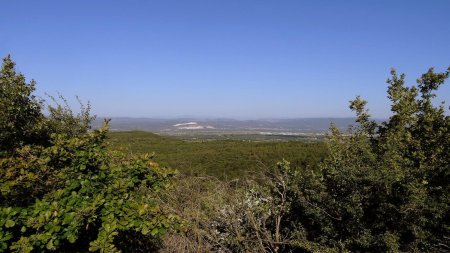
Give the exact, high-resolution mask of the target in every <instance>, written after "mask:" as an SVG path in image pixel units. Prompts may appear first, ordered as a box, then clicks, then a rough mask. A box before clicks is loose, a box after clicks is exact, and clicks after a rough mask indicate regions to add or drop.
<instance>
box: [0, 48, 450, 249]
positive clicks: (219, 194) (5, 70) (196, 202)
mask: <svg viewBox="0 0 450 253" xmlns="http://www.w3.org/2000/svg"><path fill="white" fill-rule="evenodd" d="M449 73H450V68H449V70H447V71H446V72H442V73H439V72H435V71H434V70H433V69H429V70H428V71H427V72H426V73H425V74H423V75H422V76H420V77H419V78H418V79H417V85H412V86H411V85H406V84H405V75H403V74H401V75H398V74H397V73H396V72H395V71H394V70H392V72H391V77H390V79H388V90H387V93H388V98H389V99H390V102H391V111H392V116H391V117H390V118H389V119H388V120H387V121H385V122H382V123H377V122H375V121H372V120H371V118H370V115H369V112H368V110H367V108H366V104H367V102H366V101H364V100H362V99H361V98H360V97H357V98H356V99H355V100H352V101H351V102H350V109H351V110H353V111H354V112H355V113H356V116H357V118H356V122H355V125H354V126H353V127H351V128H349V129H348V131H346V132H341V131H339V130H338V129H337V128H336V127H334V126H330V134H329V136H328V137H327V139H326V141H325V142H324V143H320V142H319V143H302V142H281V143H278V142H248V141H247V142H245V141H238V140H233V141H223V140H219V141H208V142H198V143H196V142H186V141H182V140H177V139H173V138H167V137H161V136H156V135H153V134H150V133H143V132H128V133H109V132H108V121H105V123H104V125H103V127H101V128H99V129H91V127H90V126H91V122H92V119H93V117H91V116H90V114H89V112H90V106H89V105H87V106H82V108H81V112H80V113H74V112H73V111H72V110H71V108H69V107H68V106H67V103H65V100H64V99H60V100H58V99H50V100H51V101H50V103H47V102H46V101H43V100H41V99H39V98H37V97H35V96H34V95H33V92H34V90H35V85H36V83H35V82H34V81H31V82H26V79H25V77H24V76H23V75H22V74H20V73H18V72H16V70H15V63H14V62H13V61H12V59H11V57H10V56H7V57H5V58H4V60H3V64H2V69H1V72H0V108H1V110H0V193H1V195H0V251H1V252H10V251H11V252H50V251H53V252H88V251H91V252H119V251H122V252H448V251H450V243H449V241H450V240H449V239H450V212H449V209H450V196H449V192H450V191H449V190H450V186H449V182H450V178H449V175H450V150H449V149H450V116H448V115H446V112H445V107H444V104H441V105H438V106H436V105H435V104H436V103H435V101H434V100H433V98H434V97H435V96H436V94H435V93H436V91H437V90H438V88H439V86H441V85H442V84H444V82H445V80H446V79H447V78H448V77H449ZM58 101H59V102H58ZM147 152H148V153H149V154H147ZM153 152H154V153H153ZM177 171H178V172H177ZM249 172H250V173H249Z"/></svg>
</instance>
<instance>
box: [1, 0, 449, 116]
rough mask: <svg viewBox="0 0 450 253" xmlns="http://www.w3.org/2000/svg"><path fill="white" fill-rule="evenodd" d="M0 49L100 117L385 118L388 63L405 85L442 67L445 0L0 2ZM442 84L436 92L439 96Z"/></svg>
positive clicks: (444, 95) (444, 92)
mask: <svg viewBox="0 0 450 253" xmlns="http://www.w3.org/2000/svg"><path fill="white" fill-rule="evenodd" d="M0 6H1V7H0V8H1V9H2V10H1V15H0V34H1V39H0V55H2V56H4V55H6V54H7V53H10V54H11V55H12V57H13V59H14V60H15V61H16V62H17V67H18V69H19V70H20V71H21V72H22V73H24V74H25V75H26V76H27V78H33V79H35V80H36V81H37V82H38V86H37V88H38V90H37V94H40V95H42V94H44V92H47V93H50V94H52V95H55V94H57V92H60V93H61V94H63V95H64V96H65V97H67V98H68V99H69V100H70V101H74V100H75V99H73V98H74V96H75V95H78V96H79V97H80V98H81V99H82V100H83V101H87V100H89V101H91V104H92V106H93V112H94V113H95V114H97V115H99V116H129V117H180V116H193V117H232V118H285V117H287V118H293V117H348V116H353V114H352V113H351V112H350V111H349V109H348V101H349V100H350V99H352V98H354V97H355V96H356V95H361V96H362V97H363V98H365V99H367V100H368V101H369V108H370V110H371V112H372V114H373V116H375V117H378V118H382V117H387V116H388V115H389V102H388V100H387V98H386V93H385V91H386V87H387V86H386V83H385V81H386V79H387V78H388V76H389V69H390V68H391V67H395V68H397V70H398V71H399V72H404V73H406V74H407V79H408V81H409V83H410V84H414V83H415V79H416V78H417V77H418V76H419V75H420V74H421V73H423V72H425V71H426V70H427V69H428V68H429V67H432V66H433V67H435V69H436V70H439V71H444V70H445V69H446V68H447V67H448V66H450V50H449V49H450V47H449V45H450V1H448V0H431V1H430V0H428V1H425V0H424V1H412V0H408V1H407V0H405V1H400V0H399V1H378V0H377V1H375V0H373V1H332V0H330V1H300V0H296V1H281V0H280V1H275V0H272V1H267V0H254V1H250V0H240V1H237V0H236V1H231V0H230V1H219V0H207V1H206V0H205V1H194V0H193V1H187V0H180V1H171V0H164V1H162V0H161V1H92V0H89V1H70V2H69V1H20V0H18V1H1V4H0ZM449 86H450V85H449V84H447V85H445V86H444V87H442V88H441V89H440V92H439V96H438V100H444V101H447V102H449V103H450V87H449Z"/></svg>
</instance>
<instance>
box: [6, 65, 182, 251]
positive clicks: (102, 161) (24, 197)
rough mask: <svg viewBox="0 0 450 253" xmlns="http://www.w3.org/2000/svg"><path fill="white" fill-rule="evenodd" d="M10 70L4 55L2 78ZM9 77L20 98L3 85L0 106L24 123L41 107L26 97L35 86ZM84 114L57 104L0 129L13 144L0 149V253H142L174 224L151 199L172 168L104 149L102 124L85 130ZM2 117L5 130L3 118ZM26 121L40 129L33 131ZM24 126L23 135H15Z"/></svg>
mask: <svg viewBox="0 0 450 253" xmlns="http://www.w3.org/2000/svg"><path fill="white" fill-rule="evenodd" d="M13 66H14V64H13V63H11V60H10V58H9V57H7V58H5V60H4V65H3V70H2V73H4V72H5V73H15V72H14V71H13V70H11V68H13ZM5 69H6V70H5ZM8 69H9V70H8ZM15 75H17V77H14V76H8V78H9V79H8V80H13V81H14V80H16V81H17V80H18V82H17V83H16V84H14V85H17V86H18V87H19V86H23V87H22V88H18V90H19V92H22V93H20V94H16V93H7V92H9V90H8V89H9V87H10V86H13V84H12V83H8V85H6V86H5V85H2V86H1V92H2V94H6V96H5V97H2V99H3V100H2V101H1V102H2V103H3V104H2V105H3V106H6V109H7V110H6V111H8V112H9V111H18V112H22V111H23V112H27V113H28V114H27V113H24V115H23V117H25V118H26V117H27V115H29V114H30V113H29V112H28V111H29V110H31V109H30V108H33V109H40V107H39V106H38V104H36V102H35V101H34V98H33V97H32V96H31V93H30V92H31V91H32V90H33V89H34V84H33V85H31V86H29V87H28V86H27V85H26V84H25V83H24V82H23V76H22V75H21V74H15ZM4 76H6V75H2V80H3V78H4ZM2 84H4V83H2ZM24 87H25V88H24ZM27 87H28V88H27ZM14 96H19V97H21V99H20V101H22V102H23V103H19V104H17V103H15V102H14V103H13V102H11V103H10V104H8V103H5V101H16V100H17V99H16V98H15V97H14ZM30 96H31V97H30ZM26 97H28V100H27V99H25V98H26ZM34 105H35V107H33V106H34ZM8 106H9V107H11V106H13V107H14V106H16V107H18V108H12V109H11V108H9V107H8ZM19 107H20V108H19ZM22 107H24V108H22ZM88 112H89V110H83V112H82V114H81V116H80V115H79V116H74V115H73V114H72V112H71V110H69V109H67V107H61V106H58V107H56V108H55V109H54V110H53V111H50V116H48V117H43V116H42V114H41V113H40V111H36V112H35V111H33V113H34V114H33V115H36V117H34V118H33V117H32V118H30V120H31V121H32V122H31V123H30V122H25V119H23V120H20V121H19V120H18V121H17V122H15V123H14V126H18V127H19V128H18V130H14V131H13V130H11V129H12V128H11V129H7V128H4V129H2V130H3V131H5V132H2V141H5V142H4V143H3V144H5V143H6V141H9V140H14V142H12V145H2V146H1V150H0V151H2V152H3V153H2V154H4V156H3V157H0V193H1V195H0V251H14V252H30V251H32V250H35V251H38V252H42V251H59V252H61V251H63V252H71V251H73V252H85V251H88V250H89V251H100V252H114V251H118V250H120V249H123V248H126V249H127V251H144V252H145V251H148V249H151V248H152V247H153V246H154V244H155V240H154V239H155V238H158V237H159V236H160V235H162V234H164V233H165V232H166V231H167V230H170V229H176V227H177V226H178V225H177V224H178V223H177V219H176V217H175V216H174V215H171V214H168V213H166V212H165V211H164V210H162V208H161V207H160V206H159V205H158V203H157V202H156V201H155V195H156V193H157V192H158V191H159V190H161V189H164V188H166V187H167V186H168V185H169V178H170V177H171V175H173V171H169V170H167V169H162V168H159V167H158V165H157V164H155V163H154V162H153V161H151V160H150V158H149V156H148V155H141V156H126V155H124V154H121V153H118V152H111V151H109V150H108V149H107V148H106V146H105V138H106V134H107V131H108V122H105V124H104V126H103V127H102V128H100V129H97V130H94V131H89V122H90V119H91V117H90V116H89V114H88ZM77 117H78V118H77ZM1 120H2V122H1V125H2V126H5V125H8V122H5V121H7V120H8V118H7V117H4V115H2V118H1ZM31 124H35V125H40V126H42V127H40V128H39V129H37V130H36V131H35V129H34V128H33V127H31V126H30V125H31ZM8 126H9V125H8ZM24 129H26V131H28V132H27V134H26V136H25V135H24V134H23V133H22V132H19V130H20V131H22V130H23V131H25V130H24ZM43 129H44V130H45V131H42V130H43ZM7 131H12V132H7ZM33 131H35V132H33ZM42 133H43V135H39V134H42ZM33 136H37V138H36V139H33V138H31V137H33ZM43 137H45V138H47V139H45V140H44V141H42V139H43ZM136 234H140V236H130V235H136ZM130 238H132V239H130Z"/></svg>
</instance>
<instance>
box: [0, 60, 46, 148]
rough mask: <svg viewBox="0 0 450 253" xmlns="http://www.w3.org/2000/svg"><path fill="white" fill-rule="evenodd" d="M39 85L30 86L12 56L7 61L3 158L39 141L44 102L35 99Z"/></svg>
mask: <svg viewBox="0 0 450 253" xmlns="http://www.w3.org/2000/svg"><path fill="white" fill-rule="evenodd" d="M35 84H36V83H35V81H34V80H31V82H30V83H26V81H25V76H24V75H22V74H20V73H17V72H16V70H15V63H14V62H13V61H12V60H11V57H10V56H9V55H8V56H6V57H5V58H4V59H3V64H2V69H1V71H0V108H1V109H0V156H6V155H7V154H9V153H11V152H13V150H14V149H15V148H16V147H19V146H21V145H24V144H30V143H32V142H33V141H36V140H37V139H38V136H39V131H38V129H37V128H38V127H39V126H38V123H39V121H41V120H42V113H41V107H42V101H39V100H38V99H36V97H35V96H34V95H32V93H33V91H34V90H35Z"/></svg>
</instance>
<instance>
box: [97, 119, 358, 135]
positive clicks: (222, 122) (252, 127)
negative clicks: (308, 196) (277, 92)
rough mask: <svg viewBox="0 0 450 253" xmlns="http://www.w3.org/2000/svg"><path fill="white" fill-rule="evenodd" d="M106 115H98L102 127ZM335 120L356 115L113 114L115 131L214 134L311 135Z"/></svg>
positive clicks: (345, 123)
mask: <svg viewBox="0 0 450 253" xmlns="http://www.w3.org/2000/svg"><path fill="white" fill-rule="evenodd" d="M103 119H104V118H98V119H96V120H95V122H94V127H98V126H100V125H101V122H103ZM331 123H333V124H335V125H336V126H337V127H338V128H339V129H342V130H345V129H347V128H348V127H349V126H350V125H354V124H355V119H354V118H299V119H263V120H235V119H195V118H178V119H155V118H125V117H120V118H111V122H110V129H111V131H131V130H141V131H149V132H155V133H161V134H168V135H170V134H182V133H189V134H192V133H197V132H198V133H210V134H262V135H302V134H305V135H310V134H324V133H326V132H327V131H328V129H329V128H330V124H331Z"/></svg>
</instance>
